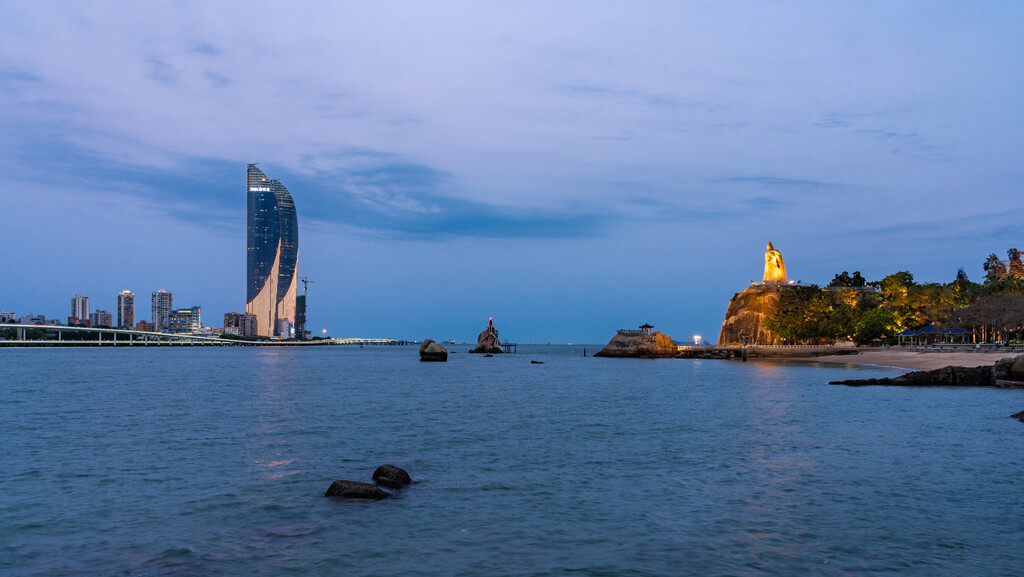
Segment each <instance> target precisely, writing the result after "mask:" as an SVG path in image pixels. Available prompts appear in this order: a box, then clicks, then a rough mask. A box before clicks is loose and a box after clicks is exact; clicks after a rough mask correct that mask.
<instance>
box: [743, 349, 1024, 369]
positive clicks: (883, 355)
mask: <svg viewBox="0 0 1024 577" xmlns="http://www.w3.org/2000/svg"><path fill="white" fill-rule="evenodd" d="M1017 354H1020V353H1019V352H1016V351H1009V350H1007V351H991V352H988V351H986V352H970V353H965V352H946V351H941V352H940V351H936V352H931V351H928V352H917V351H890V350H863V351H857V354H855V355H854V354H846V355H823V356H817V357H815V356H803V357H779V358H774V359H770V358H764V359H758V360H772V361H801V362H817V363H832V364H858V365H874V366H880V367H891V368H895V369H906V370H908V371H929V370H934V369H941V368H945V367H950V366H954V367H982V366H988V365H994V364H995V363H996V361H998V360H999V359H1002V358H1005V357H1012V356H1014V355H1017Z"/></svg>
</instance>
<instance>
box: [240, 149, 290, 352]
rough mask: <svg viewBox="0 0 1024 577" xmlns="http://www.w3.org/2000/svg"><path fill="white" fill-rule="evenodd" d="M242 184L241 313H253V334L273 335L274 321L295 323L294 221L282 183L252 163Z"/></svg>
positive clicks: (288, 196)
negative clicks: (243, 268)
mask: <svg viewBox="0 0 1024 577" xmlns="http://www.w3.org/2000/svg"><path fill="white" fill-rule="evenodd" d="M246 182H247V189H246V191H247V214H248V218H247V221H246V223H247V240H248V245H247V250H246V312H249V313H252V314H254V315H256V333H257V334H258V335H260V336H274V335H275V333H276V327H278V326H279V323H278V321H279V320H287V321H288V322H289V323H293V322H294V321H295V297H296V293H297V286H296V285H297V283H298V277H297V275H296V265H297V263H298V255H299V223H298V219H297V217H296V214H295V202H294V201H293V200H292V195H291V194H290V193H289V192H288V189H287V188H285V186H284V185H283V184H281V183H280V182H279V181H277V180H270V179H268V178H267V176H266V175H265V174H263V171H261V170H260V169H258V168H256V165H255V164H250V165H249V168H248V174H247V178H246ZM279 336H287V335H279Z"/></svg>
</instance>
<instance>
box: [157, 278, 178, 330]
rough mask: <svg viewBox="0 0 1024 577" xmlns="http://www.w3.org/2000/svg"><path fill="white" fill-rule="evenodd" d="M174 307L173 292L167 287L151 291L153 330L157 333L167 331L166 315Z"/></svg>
mask: <svg viewBox="0 0 1024 577" xmlns="http://www.w3.org/2000/svg"><path fill="white" fill-rule="evenodd" d="M173 309H174V293H171V292H167V289H159V290H157V291H156V292H155V293H153V330H154V331H156V332H158V333H165V332H167V327H168V326H169V325H168V318H167V317H168V315H170V314H171V310H173Z"/></svg>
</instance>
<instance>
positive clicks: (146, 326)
mask: <svg viewBox="0 0 1024 577" xmlns="http://www.w3.org/2000/svg"><path fill="white" fill-rule="evenodd" d="M135 330H137V331H144V332H147V333H152V332H154V331H156V326H155V325H154V324H153V323H147V322H146V321H139V322H137V323H135Z"/></svg>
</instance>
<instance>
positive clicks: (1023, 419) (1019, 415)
mask: <svg viewBox="0 0 1024 577" xmlns="http://www.w3.org/2000/svg"><path fill="white" fill-rule="evenodd" d="M1010 418H1011V419H1017V420H1018V421H1020V422H1022V423H1024V411H1021V412H1019V413H1017V414H1016V415H1010Z"/></svg>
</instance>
